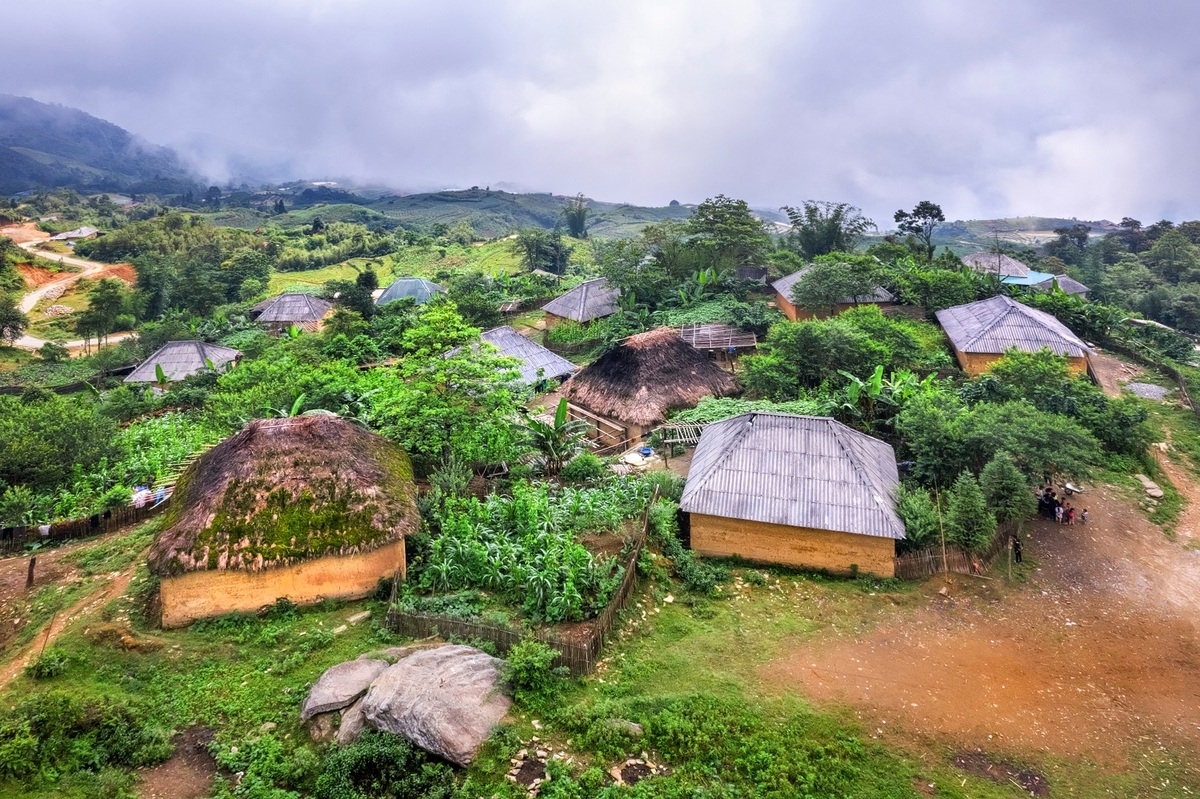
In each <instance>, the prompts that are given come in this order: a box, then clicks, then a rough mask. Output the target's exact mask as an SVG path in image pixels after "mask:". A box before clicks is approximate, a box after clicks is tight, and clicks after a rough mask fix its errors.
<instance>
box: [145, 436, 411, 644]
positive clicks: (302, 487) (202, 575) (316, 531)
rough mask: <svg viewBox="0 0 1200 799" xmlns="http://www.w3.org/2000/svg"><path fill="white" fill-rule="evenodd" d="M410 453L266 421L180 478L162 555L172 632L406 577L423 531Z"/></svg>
mask: <svg viewBox="0 0 1200 799" xmlns="http://www.w3.org/2000/svg"><path fill="white" fill-rule="evenodd" d="M416 496H417V490H416V484H415V483H414V482H413V477H412V466H411V464H410V462H409V459H408V456H407V455H406V454H405V453H404V451H403V450H402V449H400V448H399V447H398V446H396V445H395V444H393V443H392V442H390V441H388V440H387V439H385V438H383V437H382V436H379V435H376V434H375V433H371V432H369V431H367V430H366V429H364V428H362V427H360V426H358V425H355V424H352V423H350V422H347V421H343V420H341V419H338V418H337V417H334V416H332V415H325V414H317V415H312V416H299V417H292V418H286V419H259V420H256V421H253V422H251V423H250V424H248V425H247V426H246V427H244V428H243V429H242V430H241V432H239V433H237V434H236V435H234V436H231V437H230V438H227V439H226V440H225V441H223V442H221V443H220V444H219V445H217V446H216V447H214V448H213V449H211V450H209V451H208V452H206V453H205V454H204V455H202V456H201V457H200V458H199V459H198V460H197V461H196V462H195V463H193V464H192V465H191V466H190V467H188V469H187V470H186V471H185V472H184V474H183V475H182V477H180V480H179V483H178V484H177V485H176V487H175V493H174V495H173V496H172V497H171V505H170V508H169V509H168V510H167V515H166V519H165V522H164V525H163V529H162V532H161V533H159V535H158V537H157V538H156V539H155V542H154V544H153V546H152V547H151V549H150V555H149V566H150V570H151V571H152V572H153V573H154V574H156V575H158V576H159V578H160V579H161V599H162V624H163V626H164V627H179V626H182V625H185V624H189V623H191V622H192V621H194V620H196V619H201V618H206V617H211V616H219V615H222V614H225V613H231V612H234V611H255V610H258V609H259V608H261V607H264V606H266V605H270V604H272V603H273V602H275V601H276V600H277V599H280V598H287V599H289V600H291V601H292V602H295V603H296V604H311V603H314V602H319V601H321V600H323V599H361V598H362V597H365V596H369V595H370V594H371V593H372V592H373V591H374V590H375V589H376V586H377V585H378V583H379V580H380V578H382V577H398V578H401V579H402V578H403V577H404V572H405V549H404V538H405V536H406V535H409V534H411V533H413V532H415V531H416V530H417V529H418V528H419V527H420V523H421V522H420V514H419V513H418V512H417V502H416Z"/></svg>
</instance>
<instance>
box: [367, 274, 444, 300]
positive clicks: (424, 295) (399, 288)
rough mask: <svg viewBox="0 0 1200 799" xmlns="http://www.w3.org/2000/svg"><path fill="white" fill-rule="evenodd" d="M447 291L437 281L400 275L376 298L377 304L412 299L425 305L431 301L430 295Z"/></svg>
mask: <svg viewBox="0 0 1200 799" xmlns="http://www.w3.org/2000/svg"><path fill="white" fill-rule="evenodd" d="M445 291H446V290H445V289H444V288H442V287H441V286H439V285H438V284H437V283H434V282H433V281H432V280H426V279H425V278H423V277H398V278H396V279H395V280H393V281H392V285H390V286H388V287H387V288H386V289H384V291H383V293H382V294H380V295H379V299H377V300H375V304H376V305H387V304H388V303H389V302H395V301H396V300H403V299H412V300H413V302H414V303H416V304H417V305H424V304H425V303H427V302H429V298H430V297H432V296H434V295H435V294H443V293H445Z"/></svg>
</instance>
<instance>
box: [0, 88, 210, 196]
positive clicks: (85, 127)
mask: <svg viewBox="0 0 1200 799" xmlns="http://www.w3.org/2000/svg"><path fill="white" fill-rule="evenodd" d="M200 180H201V179H200V177H199V176H197V175H194V174H193V173H192V172H191V171H190V170H189V169H188V168H187V167H186V166H185V165H184V163H183V161H182V160H181V159H180V158H179V156H178V155H176V154H175V152H173V151H172V150H170V149H168V148H166V147H159V146H157V145H154V144H151V143H149V142H146V141H143V140H141V139H139V138H138V137H136V136H134V135H132V134H130V133H129V132H128V131H126V130H124V129H123V128H121V127H118V126H117V125H114V124H112V123H111V122H106V121H104V120H102V119H97V118H96V117H94V116H92V115H90V114H88V113H86V112H84V111H80V110H79V109H76V108H67V107H65V106H61V105H50V104H47V103H40V102H38V101H36V100H32V99H30V98H28V97H14V96H12V95H6V94H0V194H16V193H19V192H22V191H29V190H33V189H42V188H56V187H69V188H73V189H78V190H80V191H123V192H135V193H159V194H165V193H174V192H180V191H185V190H187V189H188V188H191V187H193V186H195V185H196V184H197V183H198V182H199V181H200Z"/></svg>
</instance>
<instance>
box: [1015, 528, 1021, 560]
mask: <svg viewBox="0 0 1200 799" xmlns="http://www.w3.org/2000/svg"><path fill="white" fill-rule="evenodd" d="M1013 560H1014V561H1016V562H1017V563H1020V562H1021V537H1020V536H1017V535H1014V536H1013Z"/></svg>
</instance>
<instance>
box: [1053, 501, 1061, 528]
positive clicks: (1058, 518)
mask: <svg viewBox="0 0 1200 799" xmlns="http://www.w3.org/2000/svg"><path fill="white" fill-rule="evenodd" d="M1062 520H1063V506H1062V505H1055V506H1054V521H1056V522H1058V523H1059V524H1062Z"/></svg>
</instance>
